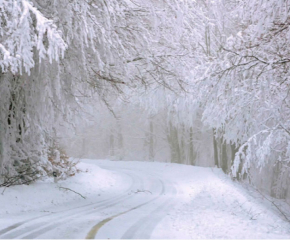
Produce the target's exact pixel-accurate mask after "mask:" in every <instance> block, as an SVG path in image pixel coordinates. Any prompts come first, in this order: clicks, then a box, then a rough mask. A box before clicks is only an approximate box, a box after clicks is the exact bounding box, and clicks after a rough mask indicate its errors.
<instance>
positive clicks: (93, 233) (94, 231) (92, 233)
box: [86, 179, 165, 239]
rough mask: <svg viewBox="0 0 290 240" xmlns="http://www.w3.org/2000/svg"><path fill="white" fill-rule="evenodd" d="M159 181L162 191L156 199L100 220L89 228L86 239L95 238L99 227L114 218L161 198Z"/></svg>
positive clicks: (163, 187)
mask: <svg viewBox="0 0 290 240" xmlns="http://www.w3.org/2000/svg"><path fill="white" fill-rule="evenodd" d="M159 181H160V183H161V186H162V190H161V192H160V193H159V195H158V196H157V197H154V198H153V199H151V200H149V201H147V202H145V203H142V204H139V205H137V206H135V207H133V208H130V209H129V210H126V211H124V212H121V213H118V214H116V215H113V216H111V217H109V218H106V219H104V220H102V221H101V222H99V223H97V224H96V225H95V226H93V227H92V228H91V230H90V231H89V233H88V234H87V236H86V239H94V238H95V236H96V235H97V233H98V231H99V230H100V229H101V227H102V226H104V225H105V224H106V223H108V222H109V221H111V220H113V219H115V218H117V217H120V216H122V215H125V214H126V213H129V212H131V211H133V210H136V209H138V208H141V207H143V206H145V205H148V204H150V203H152V202H154V201H156V200H157V199H159V198H160V197H162V195H163V194H164V193H165V184H164V182H163V181H162V180H161V179H159Z"/></svg>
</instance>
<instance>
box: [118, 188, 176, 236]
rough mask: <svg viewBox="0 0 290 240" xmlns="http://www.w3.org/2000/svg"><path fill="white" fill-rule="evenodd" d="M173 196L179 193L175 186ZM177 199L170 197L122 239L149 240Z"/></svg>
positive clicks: (138, 222)
mask: <svg viewBox="0 0 290 240" xmlns="http://www.w3.org/2000/svg"><path fill="white" fill-rule="evenodd" d="M170 191H171V194H172V195H176V193H177V191H176V188H175V187H174V186H170ZM174 202H175V199H173V198H172V197H170V198H169V199H167V200H165V201H164V202H163V203H162V204H160V205H159V206H158V207H157V208H155V209H154V210H153V211H151V212H150V213H149V214H147V216H146V217H143V218H141V219H140V220H139V221H137V222H136V223H135V224H134V225H133V226H131V227H130V228H129V229H128V230H127V231H126V232H125V233H124V234H123V236H122V237H121V239H133V238H134V239H149V238H150V237H151V234H152V232H153V231H154V229H155V227H156V226H157V224H158V222H160V221H161V220H162V219H163V218H164V217H165V216H166V214H167V212H166V210H168V209H170V208H172V207H173V206H174V205H175V204H174Z"/></svg>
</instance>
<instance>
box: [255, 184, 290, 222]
mask: <svg viewBox="0 0 290 240" xmlns="http://www.w3.org/2000/svg"><path fill="white" fill-rule="evenodd" d="M256 191H257V192H258V193H260V194H261V195H262V197H264V198H265V199H266V200H267V201H269V202H270V203H272V204H273V206H274V207H276V208H277V209H278V211H279V212H280V213H281V214H282V215H283V216H284V218H285V219H286V221H287V222H290V219H289V218H288V217H287V215H286V214H285V213H284V212H283V211H282V210H281V208H279V206H278V205H277V204H276V203H275V202H274V201H271V200H270V199H269V198H267V197H266V196H265V195H264V194H263V193H261V192H260V191H259V190H258V189H256Z"/></svg>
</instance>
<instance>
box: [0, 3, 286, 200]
mask: <svg viewBox="0 0 290 240" xmlns="http://www.w3.org/2000/svg"><path fill="white" fill-rule="evenodd" d="M289 26H290V1H288V0H255V1H251V0H211V1H209V0H201V1H193V0H146V1H141V0H61V1H60V0H59V1H58V0H54V1H52V0H0V69H1V71H0V186H6V187H7V186H8V187H9V186H12V185H17V184H28V183H30V182H33V181H35V180H37V179H39V178H42V177H43V176H51V177H52V176H53V173H57V175H58V176H59V177H60V178H66V177H67V176H69V175H74V174H75V172H76V165H75V164H76V163H75V162H72V161H70V160H69V157H75V158H94V159H112V160H116V161H117V160H130V161H132V160H134V161H151V162H171V163H180V164H187V165H194V166H203V167H214V166H216V167H217V168H221V169H222V170H223V171H224V172H225V173H226V174H228V175H230V176H231V178H232V179H233V180H234V181H245V182H248V183H250V184H252V185H253V186H255V187H256V188H257V189H259V190H260V191H262V192H264V193H266V194H269V195H271V196H272V197H275V198H278V199H285V200H286V201H288V203H290V94H289V92H290V76H289V67H290V45H289V44H290V42H289V39H290V27H289Z"/></svg>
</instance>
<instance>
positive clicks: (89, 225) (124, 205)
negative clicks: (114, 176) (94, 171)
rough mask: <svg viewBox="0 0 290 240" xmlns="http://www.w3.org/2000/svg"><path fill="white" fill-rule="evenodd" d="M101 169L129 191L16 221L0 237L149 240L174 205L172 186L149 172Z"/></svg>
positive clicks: (1, 232) (174, 197)
mask: <svg viewBox="0 0 290 240" xmlns="http://www.w3.org/2000/svg"><path fill="white" fill-rule="evenodd" d="M103 168H106V169H108V170H111V171H115V172H117V173H118V174H120V175H122V176H123V177H124V178H128V181H130V186H129V188H128V189H126V190H125V191H123V192H115V193H113V194H110V195H109V196H107V197H106V198H105V199H102V200H96V202H95V203H91V204H86V205H83V206H79V207H77V208H71V207H70V206H68V207H67V209H65V210H62V211H58V212H54V213H49V214H45V215H42V216H37V217H34V218H30V219H27V220H25V221H20V222H16V223H14V224H12V225H10V226H8V227H6V228H4V229H0V238H1V239H12V238H17V239H34V238H86V239H94V238H102V239H104V238H120V239H128V238H138V239H144V238H146V239H148V238H150V236H151V234H152V232H153V230H154V228H155V227H156V226H157V224H158V223H159V222H160V220H162V219H163V218H164V217H165V216H166V215H167V214H168V211H169V210H170V209H172V207H173V206H174V205H175V204H176V203H177V197H176V196H177V190H176V186H175V184H174V183H172V182H170V181H169V180H168V179H163V178H162V177H161V176H160V175H158V173H156V172H152V171H146V170H140V169H134V168H128V167H127V168H114V167H112V166H103ZM96 199H99V198H97V197H96Z"/></svg>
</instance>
